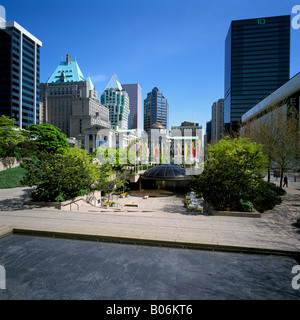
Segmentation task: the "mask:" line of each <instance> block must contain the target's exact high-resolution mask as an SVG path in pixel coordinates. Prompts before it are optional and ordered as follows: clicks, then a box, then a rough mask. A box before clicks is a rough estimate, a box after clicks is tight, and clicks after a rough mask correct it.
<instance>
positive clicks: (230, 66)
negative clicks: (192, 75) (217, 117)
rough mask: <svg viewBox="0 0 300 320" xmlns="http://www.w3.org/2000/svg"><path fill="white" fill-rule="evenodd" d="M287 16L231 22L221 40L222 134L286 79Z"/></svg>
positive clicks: (233, 129)
mask: <svg viewBox="0 0 300 320" xmlns="http://www.w3.org/2000/svg"><path fill="white" fill-rule="evenodd" d="M289 75H290V16H289V15H286V16H277V17H268V18H259V19H247V20H236V21H232V22H231V25H230V28H229V31H228V34H227V37H226V41H225V92H224V98H225V101H224V126H225V131H227V132H232V131H236V130H237V129H238V126H239V122H240V121H241V116H242V115H243V114H244V113H245V112H247V111H248V110H249V109H251V108H252V107H253V106H254V105H256V104H257V103H258V102H260V101H261V100H263V99H264V98H265V97H266V96H268V95H269V94H271V93H272V92H273V91H275V90H276V89H277V88H279V87H280V86H281V85H283V84H284V83H285V82H287V81H288V80H289Z"/></svg>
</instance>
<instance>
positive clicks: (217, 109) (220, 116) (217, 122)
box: [211, 99, 224, 141]
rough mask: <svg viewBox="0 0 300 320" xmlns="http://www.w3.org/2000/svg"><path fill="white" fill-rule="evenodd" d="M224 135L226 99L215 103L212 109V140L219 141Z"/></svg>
mask: <svg viewBox="0 0 300 320" xmlns="http://www.w3.org/2000/svg"><path fill="white" fill-rule="evenodd" d="M223 133H224V99H219V100H218V101H216V102H214V103H213V105H212V107H211V139H212V140H214V141H219V140H221V139H222V138H223Z"/></svg>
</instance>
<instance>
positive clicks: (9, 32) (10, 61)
mask: <svg viewBox="0 0 300 320" xmlns="http://www.w3.org/2000/svg"><path fill="white" fill-rule="evenodd" d="M4 12H5V11H4ZM41 46H42V43H41V41H39V40H38V39H37V38H35V37H34V36H33V35H32V34H30V33H29V32H28V31H27V30H25V29H24V28H22V27H21V26H20V25H19V24H18V23H16V22H15V21H9V22H7V21H6V20H5V16H4V15H3V11H2V16H1V17H0V70H1V77H0V115H6V116H8V117H11V118H14V119H15V124H16V125H17V126H19V127H20V128H25V127H26V126H28V125H31V124H38V123H39V83H40V47H41Z"/></svg>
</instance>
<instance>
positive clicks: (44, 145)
mask: <svg viewBox="0 0 300 320" xmlns="http://www.w3.org/2000/svg"><path fill="white" fill-rule="evenodd" d="M27 130H28V132H29V133H30V137H31V139H32V141H33V143H34V144H35V145H36V146H37V148H38V150H39V151H42V152H65V151H66V150H68V149H69V143H68V140H67V138H66V135H65V134H64V133H62V132H61V131H60V129H59V128H57V127H55V126H53V125H51V124H48V123H43V124H32V125H31V126H29V127H27Z"/></svg>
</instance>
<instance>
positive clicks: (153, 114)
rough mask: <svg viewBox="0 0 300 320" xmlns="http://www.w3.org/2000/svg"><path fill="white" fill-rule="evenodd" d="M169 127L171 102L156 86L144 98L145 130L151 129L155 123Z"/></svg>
mask: <svg viewBox="0 0 300 320" xmlns="http://www.w3.org/2000/svg"><path fill="white" fill-rule="evenodd" d="M156 122H158V123H160V124H161V125H163V127H164V128H166V129H168V128H169V104H168V101H167V99H166V98H165V97H164V95H163V94H162V92H160V91H159V90H158V88H157V87H154V88H153V89H152V91H151V92H149V93H148V94H147V98H146V99H145V100H144V130H149V129H150V128H151V126H152V125H153V124H154V123H156Z"/></svg>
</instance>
